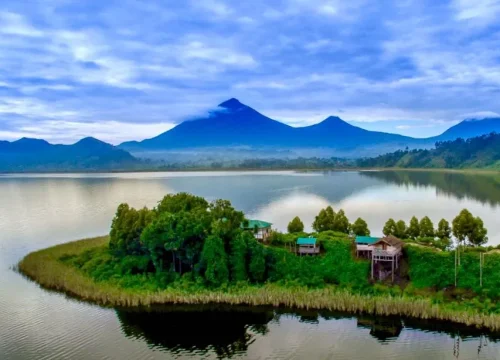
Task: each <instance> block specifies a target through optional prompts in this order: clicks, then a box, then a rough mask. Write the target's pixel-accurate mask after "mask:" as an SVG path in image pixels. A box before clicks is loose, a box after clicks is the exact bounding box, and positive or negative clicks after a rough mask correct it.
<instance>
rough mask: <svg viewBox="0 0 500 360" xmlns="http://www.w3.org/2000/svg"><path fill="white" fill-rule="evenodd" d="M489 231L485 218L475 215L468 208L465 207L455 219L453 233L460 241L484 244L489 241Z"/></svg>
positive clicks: (474, 244) (470, 243)
mask: <svg viewBox="0 0 500 360" xmlns="http://www.w3.org/2000/svg"><path fill="white" fill-rule="evenodd" d="M487 233H488V231H487V230H486V229H485V228H484V224H483V220H481V219H480V218H479V217H474V216H473V215H472V214H471V213H470V212H469V210H467V209H463V210H462V211H461V212H460V214H458V216H457V217H456V218H455V219H453V235H454V236H455V237H456V238H457V239H458V241H459V243H465V242H468V243H469V245H472V246H479V245H483V244H485V243H486V242H488V237H487V236H486V235H487Z"/></svg>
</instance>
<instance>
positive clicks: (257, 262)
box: [248, 238, 266, 282]
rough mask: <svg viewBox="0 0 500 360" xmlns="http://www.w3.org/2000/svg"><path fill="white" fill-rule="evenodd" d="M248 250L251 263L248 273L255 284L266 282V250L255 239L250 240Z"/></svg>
mask: <svg viewBox="0 0 500 360" xmlns="http://www.w3.org/2000/svg"><path fill="white" fill-rule="evenodd" d="M248 250H249V255H250V263H249V264H248V273H249V275H250V278H251V280H252V281H254V282H262V281H264V276H265V274H266V249H265V248H264V246H263V245H262V244H261V243H259V242H258V241H257V240H255V238H252V239H248Z"/></svg>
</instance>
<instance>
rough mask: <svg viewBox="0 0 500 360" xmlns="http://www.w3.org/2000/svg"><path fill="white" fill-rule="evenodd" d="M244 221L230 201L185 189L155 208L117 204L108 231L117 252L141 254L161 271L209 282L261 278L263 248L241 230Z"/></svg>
mask: <svg viewBox="0 0 500 360" xmlns="http://www.w3.org/2000/svg"><path fill="white" fill-rule="evenodd" d="M244 221H246V220H245V218H244V215H243V213H242V212H240V211H236V210H235V209H234V208H233V207H232V206H231V203H230V202H229V201H226V200H216V201H214V202H212V203H208V202H207V201H206V200H205V199H203V198H201V197H197V196H193V195H190V194H186V193H179V194H176V195H167V196H165V197H164V198H163V200H162V201H161V202H160V203H159V204H158V206H157V207H156V208H154V209H152V210H149V209H146V208H144V209H141V210H135V209H133V208H130V207H129V206H128V205H127V204H122V205H120V206H119V207H118V210H117V212H116V215H115V218H114V219H113V223H112V226H111V232H110V249H111V250H112V252H113V253H114V254H115V255H116V256H123V257H126V256H131V255H134V256H137V255H139V256H143V257H145V258H147V259H148V260H149V261H150V262H151V264H152V266H153V268H154V271H155V272H157V273H161V272H175V273H177V274H180V275H182V274H183V273H186V272H192V273H194V274H196V275H199V276H201V277H203V278H204V279H205V280H206V282H207V284H209V285H213V286H218V285H221V284H223V283H226V282H228V281H229V280H235V281H239V280H255V281H262V280H263V278H264V273H265V249H264V247H263V246H262V245H261V244H260V243H258V242H257V241H256V240H255V238H254V237H253V235H252V234H251V233H249V232H244V231H243V230H241V224H242V223H243V222H244Z"/></svg>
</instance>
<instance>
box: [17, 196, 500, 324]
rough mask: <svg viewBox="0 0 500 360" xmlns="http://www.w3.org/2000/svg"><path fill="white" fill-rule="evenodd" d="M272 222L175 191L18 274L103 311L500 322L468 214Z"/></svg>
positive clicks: (37, 257) (496, 271)
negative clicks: (215, 307) (177, 309)
mask: <svg viewBox="0 0 500 360" xmlns="http://www.w3.org/2000/svg"><path fill="white" fill-rule="evenodd" d="M251 224H253V227H252V226H251ZM271 225H272V224H270V223H268V222H266V221H263V220H255V219H253V220H249V219H246V217H245V215H244V213H243V212H241V211H238V210H236V209H235V208H234V207H233V206H232V204H231V203H230V202H229V201H227V200H215V201H213V202H208V201H207V200H206V199H204V198H201V197H198V196H194V195H191V194H188V193H178V194H169V195H167V196H165V197H164V198H163V199H162V200H161V201H160V202H159V203H158V205H157V206H156V207H155V208H153V209H148V208H143V209H134V208H132V207H130V206H129V205H128V204H121V205H120V206H119V207H118V209H117V211H116V215H115V217H114V219H113V221H112V224H111V231H110V234H109V235H108V236H103V237H98V238H93V239H85V240H79V241H74V242H69V243H66V244H62V245H57V246H54V247H51V248H48V249H43V250H40V251H36V252H33V253H31V254H28V255H27V256H26V257H25V258H24V259H22V260H21V262H20V263H19V264H18V269H19V271H20V272H21V273H22V274H24V275H26V276H27V277H29V278H30V279H32V280H34V281H36V282H37V283H38V284H40V285H41V286H42V287H44V288H48V289H52V290H57V291H60V292H64V293H66V294H68V295H70V296H74V297H78V298H79V299H82V300H85V301H91V302H95V303H98V304H100V305H103V306H116V307H148V306H152V305H156V304H213V303H221V304H227V305H246V306H261V305H267V306H269V305H270V306H275V307H288V308H301V309H326V310H332V311H333V310H334V311H344V312H352V313H363V314H375V315H401V316H407V317H411V318H420V319H436V320H442V321H452V322H457V323H462V324H466V325H473V326H476V327H480V328H487V329H490V330H499V329H500V302H498V300H499V299H500V250H499V249H498V248H494V247H491V246H490V247H485V246H484V244H485V243H486V242H487V236H486V235H487V231H486V229H485V228H484V227H483V223H482V221H481V219H479V218H477V217H474V216H473V215H472V214H471V213H470V212H469V211H467V210H466V209H464V210H462V211H461V212H460V213H459V214H458V216H457V217H456V218H455V219H454V220H453V221H452V224H451V225H450V223H449V222H448V221H447V220H444V219H443V220H441V221H440V222H439V224H438V227H437V229H435V228H434V224H433V223H432V221H431V220H430V219H429V218H428V217H424V218H422V219H420V220H419V219H416V218H412V219H411V221H410V223H409V225H408V226H407V225H406V223H405V222H404V221H402V220H399V221H395V220H393V219H389V220H388V221H387V223H386V224H385V227H384V231H383V232H384V237H379V238H377V237H372V236H371V234H370V231H369V229H368V226H367V224H366V222H365V221H364V220H363V219H360V218H358V219H356V221H354V222H353V223H351V222H350V221H349V219H348V218H347V217H346V215H345V213H344V211H343V210H339V211H337V212H336V211H334V210H333V209H332V208H331V207H327V208H326V209H323V210H321V211H320V213H319V214H318V215H317V216H316V218H315V220H314V223H313V224H312V227H313V229H314V232H313V233H304V224H303V223H302V221H301V220H300V218H298V217H296V218H294V219H292V220H291V222H290V224H289V225H288V232H287V233H281V232H278V231H275V230H272V231H271V230H269V229H270V227H271ZM263 231H265V234H266V236H262V234H263ZM452 235H453V237H454V239H456V240H457V241H456V243H455V244H453V243H452V241H451V240H450V239H451V238H452ZM389 258H390V259H391V261H387V262H384V259H389Z"/></svg>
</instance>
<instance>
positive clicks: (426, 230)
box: [419, 216, 434, 238]
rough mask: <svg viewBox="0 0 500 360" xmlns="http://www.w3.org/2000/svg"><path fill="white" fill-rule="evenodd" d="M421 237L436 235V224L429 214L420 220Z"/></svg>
mask: <svg viewBox="0 0 500 360" xmlns="http://www.w3.org/2000/svg"><path fill="white" fill-rule="evenodd" d="M419 226H420V237H424V238H425V237H429V238H431V237H434V224H433V223H432V221H431V219H429V217H428V216H424V217H423V218H422V219H421V220H420V224H419Z"/></svg>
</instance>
